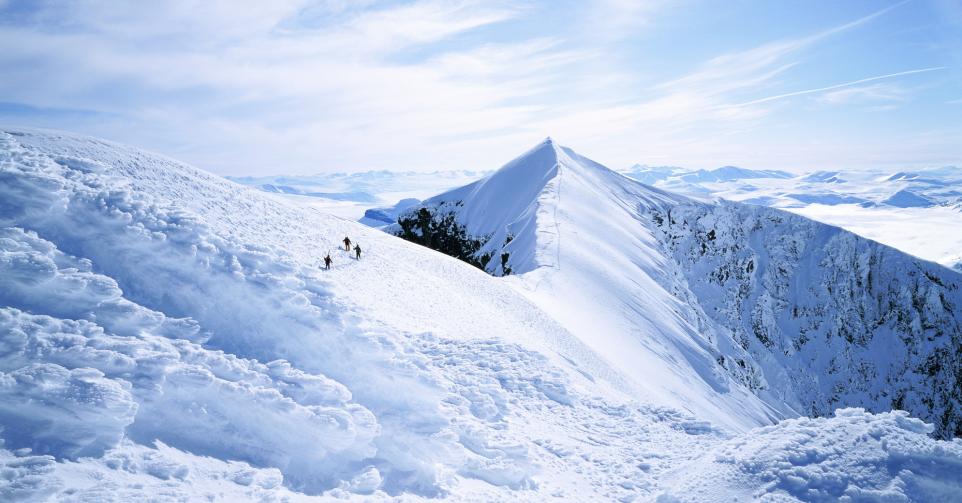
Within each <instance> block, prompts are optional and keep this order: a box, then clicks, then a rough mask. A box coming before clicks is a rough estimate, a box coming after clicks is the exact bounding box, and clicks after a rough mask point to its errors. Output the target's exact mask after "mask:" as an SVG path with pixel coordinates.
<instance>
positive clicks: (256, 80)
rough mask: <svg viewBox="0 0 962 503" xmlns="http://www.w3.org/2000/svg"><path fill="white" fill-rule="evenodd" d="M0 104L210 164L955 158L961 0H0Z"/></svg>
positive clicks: (844, 162)
mask: <svg viewBox="0 0 962 503" xmlns="http://www.w3.org/2000/svg"><path fill="white" fill-rule="evenodd" d="M0 124H2V125H7V126H35V127H44V128H54V129H62V130H68V131H74V132H79V133H84V134H90V135H94V136H99V137H102V138H106V139H110V140H115V141H120V142H123V143H128V144H131V145H134V146H138V147H142V148H146V149H149V150H153V151H157V152H160V153H163V154H166V155H168V156H170V157H174V158H176V159H179V160H182V161H185V162H188V163H191V164H194V165H196V166H198V167H200V168H202V169H206V170H208V171H213V172H215V173H219V174H225V175H253V174H282V173H283V174H310V173H324V172H335V171H336V172H355V171H367V170H382V169H387V170H414V171H434V170H449V169H494V168H497V167H498V166H500V165H502V164H504V163H505V162H507V161H509V160H510V159H512V158H513V157H516V156H517V155H519V154H521V153H522V152H523V151H525V150H527V149H528V148H530V147H532V146H534V145H535V144H536V143H538V142H540V141H541V140H542V139H544V138H545V137H546V136H551V137H553V138H554V139H555V140H557V141H558V142H559V143H561V144H563V145H566V146H569V147H571V148H573V149H575V150H576V151H578V152H579V153H581V154H582V155H586V156H588V157H591V158H593V159H595V160H597V161H599V162H602V163H603V164H606V165H608V166H609V167H612V168H616V169H618V168H627V167H628V166H630V165H632V164H635V163H642V164H649V165H674V166H683V167H690V168H712V167H717V166H722V165H737V166H742V167H747V168H755V169H783V170H789V171H807V170H815V169H833V170H835V169H841V170H851V169H865V168H879V167H881V168H892V169H904V168H920V167H927V166H944V165H959V166H962V1H960V0H908V1H862V0H846V1H841V2H840V1H818V0H805V1H794V0H781V1H770V0H759V1H747V0H728V1H723V2H721V1H717V0H650V1H631V0H601V1H597V2H587V1H564V0H555V1H542V2H539V1H520V2H511V1H504V2H501V1H484V2H475V1H438V0H413V1H406V2H398V1H391V2H374V1H368V0H354V1H350V0H326V1H325V0H321V1H317V0H274V1H270V2H259V1H253V0H252V1H241V2H236V1H228V0H197V1H187V0H182V1H170V2H162V1H157V2H138V1H132V0H131V1H114V0H111V1H108V0H84V1H76V2H69V1H62V0H56V1H54V0H51V1H44V0H27V1H20V0H0Z"/></svg>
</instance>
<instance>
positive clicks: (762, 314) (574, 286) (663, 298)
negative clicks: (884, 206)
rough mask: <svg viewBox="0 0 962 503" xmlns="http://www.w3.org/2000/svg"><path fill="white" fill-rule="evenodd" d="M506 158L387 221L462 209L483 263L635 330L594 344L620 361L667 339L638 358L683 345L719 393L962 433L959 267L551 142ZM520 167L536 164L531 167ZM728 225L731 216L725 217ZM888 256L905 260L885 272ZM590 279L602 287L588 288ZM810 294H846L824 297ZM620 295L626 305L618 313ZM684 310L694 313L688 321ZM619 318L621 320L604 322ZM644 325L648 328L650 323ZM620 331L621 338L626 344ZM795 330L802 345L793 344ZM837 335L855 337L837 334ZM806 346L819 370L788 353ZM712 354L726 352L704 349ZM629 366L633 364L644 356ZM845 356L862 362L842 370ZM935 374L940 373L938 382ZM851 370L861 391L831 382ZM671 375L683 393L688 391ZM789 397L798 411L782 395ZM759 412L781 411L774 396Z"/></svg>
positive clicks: (572, 316)
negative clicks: (882, 350) (747, 393)
mask: <svg viewBox="0 0 962 503" xmlns="http://www.w3.org/2000/svg"><path fill="white" fill-rule="evenodd" d="M539 149H541V150H539ZM546 152H547V154H546ZM532 166H533V167H532ZM525 167H532V169H531V170H530V171H526V170H525V169H524V168H525ZM502 169H503V171H502V170H499V171H496V172H495V173H494V174H492V175H490V176H489V177H486V178H485V179H482V180H479V181H478V182H475V183H472V184H469V185H467V186H465V187H461V188H458V189H453V190H451V191H448V192H446V193H443V194H440V195H438V196H435V197H433V198H429V199H427V200H425V201H424V202H423V203H422V204H421V205H420V206H418V207H415V208H414V209H412V210H409V212H408V213H407V214H406V215H407V216H405V214H402V216H401V217H400V218H399V222H401V223H400V224H398V225H395V226H392V227H388V228H386V230H387V231H388V232H394V233H396V234H397V235H401V236H402V237H405V238H406V239H409V240H412V241H415V242H418V240H419V239H421V237H423V236H419V235H418V233H419V228H418V226H417V225H408V226H407V227H406V228H405V226H404V225H403V224H404V222H408V223H411V220H409V218H410V216H411V215H413V214H415V213H420V219H421V223H422V224H423V223H424V222H425V220H426V219H427V220H432V221H433V220H436V219H441V220H444V221H447V222H450V225H451V226H453V227H454V228H457V229H459V232H461V234H462V235H463V236H464V237H466V239H467V240H473V241H474V242H475V245H474V246H473V249H475V250H476V251H475V254H474V255H473V256H472V257H473V259H469V260H475V263H476V265H478V266H479V267H481V268H483V269H485V270H487V271H488V272H489V273H491V274H494V275H504V274H505V272H506V271H507V272H510V273H512V274H514V275H520V277H516V278H512V281H513V284H514V285H515V286H518V287H519V291H522V292H524V293H526V294H527V295H528V296H529V298H532V299H533V300H535V302H536V303H538V304H539V305H541V306H542V307H543V308H544V309H546V310H548V311H549V312H552V313H553V314H554V315H555V316H556V317H558V318H559V319H562V320H564V323H565V324H566V326H569V327H577V328H575V333H576V335H578V336H579V337H581V338H582V340H584V341H586V343H588V344H589V345H591V344H592V341H598V340H602V339H604V338H601V339H599V337H598V335H597V333H596V332H597V330H598V327H605V328H602V331H610V332H616V333H619V334H621V335H622V336H624V337H619V336H613V337H610V338H609V339H608V340H603V341H602V342H600V343H598V344H597V345H595V346H593V347H596V348H599V347H600V349H599V351H600V352H601V353H602V354H604V355H606V356H607V357H608V358H609V359H612V360H614V361H617V360H618V359H619V358H624V354H623V353H625V352H630V351H627V350H626V349H625V348H626V347H630V346H632V345H634V346H639V347H643V346H645V345H649V344H653V343H652V342H651V341H658V342H657V343H655V346H656V347H657V348H660V349H654V350H652V349H651V348H647V349H640V350H639V352H638V354H637V355H635V356H636V357H637V358H642V357H643V356H644V355H645V354H649V355H650V353H651V352H652V351H653V352H654V353H658V352H660V351H668V352H674V351H677V352H678V353H677V354H676V357H678V358H680V359H681V361H687V362H688V366H687V368H685V369H673V370H674V371H675V373H676V374H677V375H679V376H681V377H679V378H680V379H681V382H689V381H690V380H691V379H692V376H697V377H698V378H699V379H701V381H702V384H703V385H706V386H708V387H709V388H713V389H715V390H716V391H723V392H729V391H731V390H733V389H735V388H738V387H741V388H744V389H748V390H751V392H752V393H754V394H755V395H756V396H758V397H759V398H760V399H761V402H762V403H763V404H764V405H765V406H770V407H774V408H775V409H776V410H779V409H780V408H781V409H780V410H781V412H779V413H778V414H791V413H792V412H790V410H791V409H795V410H796V412H797V413H804V414H813V415H824V414H826V413H827V411H829V410H831V408H832V407H834V406H840V405H858V406H864V407H867V408H869V409H871V410H876V411H884V410H888V409H889V408H892V407H895V408H898V407H907V408H908V409H909V410H910V411H912V412H913V413H915V414H918V415H920V416H921V417H925V418H926V419H927V420H930V421H933V422H935V423H936V424H937V432H938V434H939V435H942V436H943V437H951V436H956V435H962V379H960V376H962V362H960V361H958V358H955V357H953V356H952V355H953V354H956V353H957V352H958V351H960V350H962V329H960V326H959V322H958V320H959V319H960V318H962V312H960V306H962V296H960V293H959V284H960V282H962V277H960V276H959V275H958V274H957V273H955V272H953V271H949V270H947V269H944V268H942V267H941V266H936V265H933V264H929V263H927V262H924V261H921V260H919V259H916V258H914V257H911V256H908V255H905V254H903V253H902V252H899V251H897V250H894V249H892V248H889V247H887V246H884V245H881V244H879V243H876V242H874V241H871V240H868V239H865V238H861V237H858V236H855V235H854V234H851V233H849V232H848V231H845V230H843V229H840V228H838V227H834V226H830V225H827V224H821V223H817V222H815V221H812V220H808V219H806V218H804V217H800V216H798V215H794V214H791V213H787V212H783V211H781V210H777V209H770V208H762V207H757V206H747V205H743V204H741V203H734V202H723V201H722V202H713V201H701V200H696V199H691V198H689V197H685V196H680V195H674V194H671V193H668V192H664V191H662V190H660V189H656V188H654V187H651V186H648V185H645V184H642V183H640V182H636V181H634V180H630V179H629V178H626V177H624V176H623V175H621V174H618V173H615V172H614V171H612V170H610V169H608V168H606V167H604V166H602V165H600V164H597V163H595V162H593V161H590V160H589V159H587V158H584V157H582V156H580V155H578V154H577V153H575V152H573V151H571V150H570V149H566V148H564V147H560V146H557V145H555V144H554V143H553V142H542V143H541V144H539V146H538V147H535V148H534V149H532V150H530V151H528V152H527V153H525V154H523V155H522V156H520V157H519V158H516V159H515V160H513V161H511V162H510V163H508V164H507V165H505V168H502ZM517 173H530V174H533V176H531V178H530V179H527V180H519V179H516V178H517V177H516V174H517ZM493 181H498V182H497V183H493ZM525 184H527V185H525ZM715 222H721V223H722V224H724V225H723V226H721V227H718V228H715ZM422 227H423V226H422ZM746 227H747V228H746ZM435 232H442V233H443V229H435ZM732 236H739V237H738V238H737V239H734V238H732ZM562 241H565V244H564V245H562V244H561V242H562ZM721 243H724V245H721ZM814 243H821V244H814ZM422 244H424V243H423V240H422ZM428 244H430V243H428ZM842 256H848V257H857V258H849V259H847V260H855V261H856V262H858V263H862V261H867V262H865V263H866V264H869V263H871V264H874V265H871V264H870V265H867V266H860V267H853V266H852V265H851V264H845V263H842V262H839V260H838V257H842ZM770 257H773V258H771V259H770ZM883 257H885V258H883ZM889 257H891V258H889ZM882 260H884V261H888V263H889V264H890V266H891V268H890V269H888V270H886V269H884V268H883V269H880V268H879V267H878V265H877V262H878V261H882ZM565 262H567V263H565ZM896 271H900V272H896ZM918 271H924V274H922V273H920V272H918ZM828 274H832V275H835V277H837V278H842V277H844V278H846V280H845V281H846V282H848V281H851V282H852V284H853V285H856V284H857V285H863V286H862V287H864V285H866V284H868V285H869V290H870V291H869V293H867V294H866V293H860V292H859V290H858V288H862V287H858V286H853V287H852V288H851V289H850V290H849V291H850V293H849V294H848V295H850V296H851V297H852V300H851V301H838V300H837V299H835V295H836V292H835V291H834V290H833V289H832V286H831V284H830V283H831V281H838V280H837V279H836V280H829V279H828V276H826V275H828ZM900 274H906V275H907V279H908V281H904V280H902V279H900V278H899V275H900ZM869 276H872V277H873V278H872V279H867V278H868V277H869ZM916 276H917V277H918V279H917V280H913V279H912V278H914V277H916ZM929 277H932V278H937V281H936V280H929V279H927V278H929ZM813 278H815V279H813ZM872 280H874V281H875V283H874V284H873V283H872ZM880 281H881V282H887V283H885V287H884V289H885V291H884V292H880V291H876V290H878V289H880V288H882V287H879V286H878V285H879V284H880ZM913 281H914V282H913ZM825 282H828V283H825ZM930 283H931V284H930ZM639 285H645V286H644V287H643V288H639ZM711 285H716V286H711ZM719 287H720V288H721V290H719V289H718V288H719ZM873 287H874V288H875V290H872V288H873ZM548 289H553V291H551V292H548V291H547V290H548ZM586 289H587V290H590V291H592V292H593V293H592V294H590V295H589V294H585V293H583V291H584V290H586ZM709 291H710V292H711V293H706V292H709ZM612 292H617V293H612ZM625 292H628V293H625ZM731 292H735V293H734V294H732V293H731ZM931 295H935V296H936V298H937V299H942V300H939V301H936V303H935V304H931V305H928V304H926V303H925V302H921V303H920V302H919V301H917V300H916V301H913V300H911V299H912V298H916V297H926V296H931ZM808 296H810V297H811V299H820V300H819V302H822V303H824V305H825V306H831V307H830V308H827V309H828V310H825V309H826V308H822V307H819V306H818V305H812V306H810V305H809V304H810V303H811V299H809V298H808ZM556 297H560V298H562V299H577V302H576V301H570V302H565V301H561V302H560V304H563V305H565V307H564V308H559V307H558V303H555V302H554V301H553V300H551V299H553V298H556ZM606 297H607V298H608V299H607V300H605V301H598V300H596V299H599V298H601V299H604V298H606ZM869 298H870V299H871V300H868V299H869ZM905 299H909V300H905ZM872 303H874V304H875V305H876V307H873V306H872V305H871V304H872ZM606 304H613V305H619V306H621V307H620V308H619V309H616V310H614V311H612V310H611V309H610V306H609V305H606ZM883 305H884V306H895V307H885V308H882V307H879V306H883ZM585 306H590V307H585ZM805 306H808V307H805ZM806 309H809V311H806ZM891 309H896V310H897V311H898V313H900V314H898V316H897V319H896V318H894V317H891V316H889V315H888V314H887V312H888V311H887V310H891ZM812 310H814V311H812ZM853 310H854V311H853ZM719 312H721V313H724V315H718V314H717V313H719ZM605 313H607V314H605ZM625 313H629V314H625ZM652 313H655V314H652ZM659 313H660V314H659ZM678 313H684V314H681V319H680V320H678V319H675V318H676V316H678ZM786 313H788V314H786ZM843 313H847V314H843ZM852 313H856V314H852ZM852 316H855V318H852ZM585 318H591V319H593V320H595V321H593V322H591V323H587V322H585V321H584V319H585ZM608 318H611V319H615V320H621V321H620V322H618V323H615V324H614V325H610V324H608V322H604V321H598V320H599V319H602V320H604V319H608ZM801 319H803V321H799V320H801ZM857 320H860V321H857ZM913 320H915V321H913ZM856 321H857V322H856ZM923 326H924V327H929V328H926V329H923V328H921V327H923ZM637 327H647V328H645V329H643V330H642V331H641V332H638V328H637ZM933 327H934V328H933ZM926 330H928V331H929V332H926ZM932 330H935V331H934V332H932ZM799 331H800V332H799ZM850 331H851V333H850ZM793 333H794V335H792V334H793ZM815 334H817V335H815ZM894 334H900V335H894ZM813 337H824V338H826V340H827V341H829V342H830V344H829V345H830V346H832V345H838V346H839V347H838V348H837V351H841V352H842V353H843V354H846V355H852V356H851V360H850V361H849V360H844V361H843V360H831V359H830V358H829V359H826V357H824V356H823V354H824V353H823V352H822V351H820V350H819V348H818V345H817V344H816V343H814V342H811V343H810V341H811V340H812V338H813ZM926 339H927V342H926ZM615 340H618V341H620V342H619V344H614V348H612V347H611V346H612V342H613V341H615ZM781 340H790V341H792V342H788V343H785V344H787V345H785V346H783V345H782V343H781V342H777V341H781ZM838 340H842V341H844V342H840V343H838V344H836V343H835V342H832V341H838ZM920 340H921V342H919V341H920ZM883 341H884V342H883ZM870 343H872V344H876V345H878V344H883V345H890V347H891V348H892V350H896V351H902V352H904V354H905V355H906V356H905V358H904V359H903V360H899V361H898V362H889V363H884V362H885V361H888V360H882V361H881V363H880V361H875V360H876V358H877V355H875V354H874V353H873V352H875V351H878V350H877V349H871V348H869V347H868V346H869V345H870ZM606 346H607V348H606ZM918 346H921V348H920V347H918ZM666 348H668V349H666ZM776 348H778V349H776ZM895 348H898V349H895ZM779 351H781V352H785V355H781V356H779V354H777V352H779ZM620 353H621V354H620ZM796 353H799V354H802V356H799V357H798V358H807V359H808V360H809V361H811V362H813V363H812V365H815V366H816V368H808V369H806V368H805V367H804V366H799V365H796V364H795V363H793V361H792V358H787V357H788V356H791V355H794V354H796ZM708 356H710V357H711V358H712V359H713V362H712V363H711V364H706V362H705V358H706V357H708ZM933 358H934V360H933V361H937V362H938V363H937V364H936V363H932V361H930V359H933ZM851 365H855V366H856V367H857V366H858V365H867V366H868V368H869V370H865V369H862V370H857V369H855V367H851V368H849V367H850V366H851ZM618 366H619V367H620V368H622V370H625V371H626V372H628V373H629V374H630V373H631V368H630V367H631V364H630V362H628V361H624V360H622V362H621V364H620V365H618ZM841 367H846V368H849V371H850V372H851V374H850V375H845V376H841V377H840V375H839V368H841ZM787 369H791V370H787ZM853 369H854V370H853ZM933 369H936V370H933ZM938 369H941V370H938ZM811 371H815V372H816V373H826V375H827V377H825V378H824V381H825V382H817V381H812V380H811V379H808V380H806V379H807V378H806V372H811ZM786 372H787V373H786ZM847 372H848V371H847ZM873 372H875V373H877V374H878V375H875V376H873V375H871V374H872V373H873ZM669 373H670V372H669ZM929 374H931V375H929ZM936 374H938V377H937V378H936ZM719 375H725V376H727V377H719ZM926 376H928V377H926ZM636 378H638V379H639V380H644V379H645V378H646V377H645V376H644V375H641V374H636ZM928 378H932V379H936V380H935V381H933V382H934V384H933V385H932V387H931V388H930V389H927V385H926V384H925V379H928ZM728 379H732V380H734V382H736V383H737V386H734V387H733V386H732V385H731V384H728V383H727V380H728ZM875 379H882V380H883V381H884V380H886V379H888V380H893V379H894V384H893V383H890V384H889V387H890V388H891V390H886V389H885V386H881V385H879V384H877V383H876V384H872V383H873V382H876V381H875ZM829 381H831V382H835V383H836V384H832V385H828V384H826V383H827V382H829ZM842 382H844V383H847V384H845V385H844V386H847V387H851V388H853V389H855V390H857V391H852V392H849V391H840V390H834V391H833V390H832V389H827V390H826V389H823V388H825V387H826V386H828V388H831V387H832V386H837V385H840V384H838V383H842ZM668 388H670V389H669V390H667V392H668V393H669V394H671V393H679V392H681V390H680V389H679V388H672V387H671V386H668ZM658 391H660V392H665V391H666V390H665V389H662V390H658ZM654 392H657V391H654ZM890 392H891V396H890V394H889V393H890ZM769 395H772V396H769ZM903 395H904V396H903ZM706 396H707V395H706ZM907 396H908V397H910V398H906V397H907ZM737 401H739V404H740V406H744V405H745V404H744V403H743V402H741V401H740V399H739V400H737ZM786 404H787V405H788V406H789V409H784V408H782V407H784V406H785V405H786ZM756 406H759V404H756ZM756 411H757V412H756V413H757V414H765V413H767V412H764V406H759V408H758V409H756ZM748 415H749V416H750V415H751V414H748Z"/></svg>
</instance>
